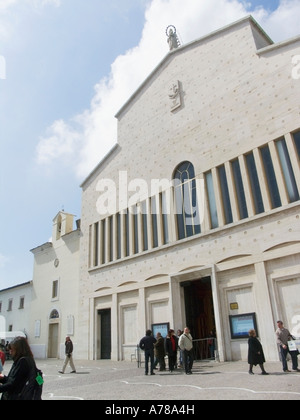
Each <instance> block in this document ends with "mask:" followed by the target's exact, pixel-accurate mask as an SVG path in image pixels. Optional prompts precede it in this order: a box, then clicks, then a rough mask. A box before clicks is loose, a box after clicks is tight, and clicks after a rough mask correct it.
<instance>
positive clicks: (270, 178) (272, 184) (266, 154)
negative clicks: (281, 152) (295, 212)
mask: <svg viewBox="0 0 300 420" xmlns="http://www.w3.org/2000/svg"><path fill="white" fill-rule="evenodd" d="M260 153H261V157H262V160H263V165H264V170H265V175H266V178H267V183H268V188H269V193H270V198H271V203H272V208H273V209H275V208H276V207H280V206H281V199H280V195H279V190H278V185H277V181H276V176H275V171H274V166H273V162H272V158H271V153H270V149H269V146H265V147H262V148H261V149H260Z"/></svg>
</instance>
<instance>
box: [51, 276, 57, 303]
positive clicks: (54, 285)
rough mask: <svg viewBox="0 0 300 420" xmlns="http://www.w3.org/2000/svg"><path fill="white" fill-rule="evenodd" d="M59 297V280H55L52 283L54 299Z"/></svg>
mask: <svg viewBox="0 0 300 420" xmlns="http://www.w3.org/2000/svg"><path fill="white" fill-rule="evenodd" d="M57 297H58V280H54V282H53V283H52V299H56V298H57Z"/></svg>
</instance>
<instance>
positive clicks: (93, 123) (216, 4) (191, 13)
mask: <svg viewBox="0 0 300 420" xmlns="http://www.w3.org/2000/svg"><path fill="white" fill-rule="evenodd" d="M248 7H249V3H246V2H239V1H238V0H209V1H204V0H203V1H198V0H196V1H195V0H185V2H184V6H183V4H182V0H152V1H151V3H150V4H149V6H148V8H147V10H146V12H145V24H144V29H143V34H142V38H141V40H140V43H139V45H138V46H136V47H135V48H133V49H131V50H129V51H127V52H126V53H125V54H124V55H121V56H119V57H118V58H117V59H116V60H115V61H114V63H113V64H112V65H111V72H110V74H109V76H108V77H106V78H104V79H102V80H100V82H99V83H98V84H97V85H96V86H95V94H94V98H93V100H92V102H91V105H90V108H89V109H88V110H86V111H85V112H84V113H82V114H80V115H77V116H76V117H75V118H73V119H72V121H71V122H69V123H64V122H63V121H57V122H55V123H54V124H53V125H52V127H51V130H50V131H51V134H50V136H49V137H45V138H43V139H42V140H41V142H40V144H39V145H38V155H39V161H40V162H45V161H48V162H49V161H50V160H51V159H57V158H64V157H65V155H66V154H67V153H68V152H69V151H70V150H71V149H72V148H73V147H74V146H75V145H76V146H77V147H78V148H77V156H79V160H78V161H76V162H75V165H76V168H75V170H76V173H77V175H78V176H79V177H80V178H83V177H84V176H86V175H87V174H88V173H89V172H90V171H91V170H92V169H93V168H94V167H95V166H96V165H97V164H98V162H99V161H100V160H101V159H102V158H103V156H104V155H105V154H106V153H107V152H108V151H109V150H110V148H111V147H112V146H113V145H114V144H115V143H116V141H117V122H116V120H115V118H114V115H115V114H116V112H117V111H118V110H119V109H120V108H121V106H122V105H123V104H124V103H125V102H126V101H127V99H129V97H130V96H131V94H132V93H133V92H134V91H135V90H136V89H137V88H138V86H139V85H140V84H141V83H142V82H143V80H144V79H145V78H146V77H147V76H148V75H149V73H150V72H151V71H152V70H153V69H154V68H155V67H156V65H157V64H158V63H159V62H160V61H161V59H162V58H163V57H164V56H165V55H166V54H167V53H168V46H167V38H166V35H165V30H166V27H167V26H168V25H170V24H173V25H175V26H176V28H177V30H178V34H179V35H180V38H181V39H182V40H183V42H184V43H187V42H190V41H192V40H194V39H197V38H199V37H201V36H204V35H206V34H208V33H210V32H212V31H214V30H216V29H219V28H221V27H223V26H225V25H227V24H230V23H232V22H234V21H236V20H238V19H240V18H242V17H244V16H246V15H248V14H249V8H248ZM299 7H300V4H299V0H281V3H280V6H279V8H278V9H277V10H276V11H274V12H272V13H270V12H267V11H266V10H264V9H263V8H256V9H255V10H254V11H253V13H252V14H253V16H254V18H256V19H257V20H258V23H260V24H261V25H262V27H263V29H265V30H266V32H267V33H268V34H269V35H270V37H271V38H273V39H274V40H275V41H278V40H283V39H286V38H287V37H290V36H292V35H293V33H294V31H295V28H297V22H296V20H297V18H298V17H299V15H300V12H299ZM74 122H75V123H76V124H79V125H80V131H77V134H76V130H77V128H75V127H74ZM59 148H60V152H57V150H58V149H59ZM73 164H74V162H73Z"/></svg>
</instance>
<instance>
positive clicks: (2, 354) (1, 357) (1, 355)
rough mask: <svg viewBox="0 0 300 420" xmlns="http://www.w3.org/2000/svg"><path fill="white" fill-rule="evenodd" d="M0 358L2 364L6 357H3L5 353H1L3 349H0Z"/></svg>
mask: <svg viewBox="0 0 300 420" xmlns="http://www.w3.org/2000/svg"><path fill="white" fill-rule="evenodd" d="M0 359H1V362H2V366H4V363H5V360H6V357H5V353H3V351H1V350H0Z"/></svg>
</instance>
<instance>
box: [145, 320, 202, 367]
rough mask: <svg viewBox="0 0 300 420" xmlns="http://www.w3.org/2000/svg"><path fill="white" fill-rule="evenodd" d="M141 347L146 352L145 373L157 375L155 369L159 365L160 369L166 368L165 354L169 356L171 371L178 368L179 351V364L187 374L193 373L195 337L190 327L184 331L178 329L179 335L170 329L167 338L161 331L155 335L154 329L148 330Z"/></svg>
mask: <svg viewBox="0 0 300 420" xmlns="http://www.w3.org/2000/svg"><path fill="white" fill-rule="evenodd" d="M139 347H140V349H141V350H144V352H145V375H148V374H149V362H150V375H155V372H154V369H156V366H157V365H159V370H160V371H165V370H166V363H165V356H166V355H167V356H168V362H169V363H168V368H169V371H170V372H173V371H174V370H175V369H177V366H178V352H179V366H183V367H184V369H185V373H186V374H187V375H191V374H192V367H193V362H194V353H193V337H192V336H191V333H190V330H189V328H188V327H185V328H184V331H183V332H182V331H181V330H178V331H177V335H176V334H175V331H174V330H173V329H170V330H169V331H168V334H167V337H166V339H164V338H163V337H162V335H161V333H160V332H158V333H157V334H156V338H155V337H153V335H152V331H151V330H147V331H146V335H145V336H144V337H143V338H142V339H141V340H140V343H139Z"/></svg>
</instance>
